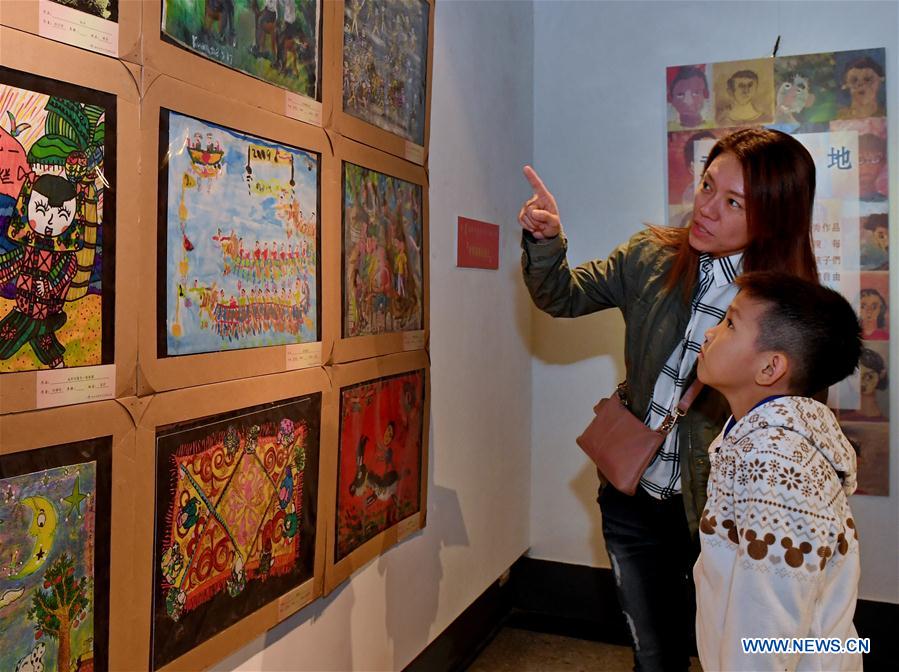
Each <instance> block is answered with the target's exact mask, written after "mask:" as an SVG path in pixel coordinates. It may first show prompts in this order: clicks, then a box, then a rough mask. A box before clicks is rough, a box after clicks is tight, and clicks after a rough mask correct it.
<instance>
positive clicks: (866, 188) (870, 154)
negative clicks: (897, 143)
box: [858, 133, 886, 197]
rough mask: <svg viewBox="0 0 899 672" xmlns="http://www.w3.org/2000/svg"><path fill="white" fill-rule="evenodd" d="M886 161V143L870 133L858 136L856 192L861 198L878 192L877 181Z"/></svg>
mask: <svg viewBox="0 0 899 672" xmlns="http://www.w3.org/2000/svg"><path fill="white" fill-rule="evenodd" d="M885 161H886V143H885V142H884V141H883V139H882V138H880V137H878V136H876V135H873V134H871V133H865V134H863V135H861V136H859V141H858V191H859V195H860V196H861V197H865V196H871V195H873V194H877V193H879V192H880V188H879V187H880V185H879V184H878V179H879V178H880V173H881V171H882V170H883V166H884V162H885Z"/></svg>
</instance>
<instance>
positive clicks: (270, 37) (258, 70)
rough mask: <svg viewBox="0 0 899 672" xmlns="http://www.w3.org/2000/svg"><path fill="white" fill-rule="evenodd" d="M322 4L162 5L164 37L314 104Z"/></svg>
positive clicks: (277, 0)
mask: <svg viewBox="0 0 899 672" xmlns="http://www.w3.org/2000/svg"><path fill="white" fill-rule="evenodd" d="M320 26H321V0H162V37H163V39H166V40H168V41H170V42H173V43H175V44H176V45H178V46H180V47H183V48H185V49H189V50H190V51H193V52H195V53H197V54H200V55H201V56H205V57H206V58H208V59H210V60H213V61H216V62H217V63H221V64H222V65H224V66H226V67H228V68H231V69H233V70H239V71H240V72H243V73H246V74H248V75H252V76H253V77H256V78H257V79H261V80H263V81H265V82H268V83H270V84H275V85H276V86H280V87H282V88H285V89H287V90H289V91H292V92H294V93H298V94H300V95H303V96H306V97H308V98H313V99H316V100H318V99H319V98H320V95H319V91H320V87H321V84H320V82H319V75H320V65H319V56H320V47H319V37H320Z"/></svg>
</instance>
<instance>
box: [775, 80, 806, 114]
mask: <svg viewBox="0 0 899 672" xmlns="http://www.w3.org/2000/svg"><path fill="white" fill-rule="evenodd" d="M814 100H815V97H814V96H813V95H812V93H811V90H810V88H809V81H808V78H807V77H803V76H802V75H793V77H792V78H790V79H789V80H787V81H785V82H783V83H781V85H780V86H779V87H778V88H777V109H778V110H783V111H785V112H789V113H791V114H798V113H799V112H802V110H804V109H805V108H806V107H809V106H811V105H812V103H813V102H814Z"/></svg>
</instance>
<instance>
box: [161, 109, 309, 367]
mask: <svg viewBox="0 0 899 672" xmlns="http://www.w3.org/2000/svg"><path fill="white" fill-rule="evenodd" d="M159 128H160V131H159V135H160V138H159V143H160V176H159V194H160V202H159V210H158V217H159V223H158V226H159V238H158V245H157V253H158V255H159V258H160V261H159V271H158V284H159V294H158V303H159V305H158V308H157V321H158V325H157V350H158V356H159V357H166V356H175V355H189V354H197V353H203V352H220V351H223V350H237V349H245V348H258V347H264V346H270V345H287V344H293V343H308V342H315V341H318V340H319V338H320V335H319V334H320V324H321V320H320V318H319V316H320V312H321V309H320V305H319V298H318V297H319V250H318V242H319V239H320V236H319V218H318V207H319V198H320V193H321V192H320V183H321V171H320V165H321V164H320V160H321V157H320V155H319V154H317V153H314V152H309V151H305V150H302V149H298V148H295V147H290V146H287V145H281V144H278V143H275V142H270V141H268V140H265V139H262V138H258V137H256V136H252V135H249V134H246V133H241V132H238V131H235V130H232V129H229V128H226V127H224V126H219V125H216V124H213V123H210V122H206V121H202V120H200V119H195V118H193V117H188V116H186V115H182V114H178V113H177V112H172V111H169V110H165V109H163V110H161V111H160V126H159Z"/></svg>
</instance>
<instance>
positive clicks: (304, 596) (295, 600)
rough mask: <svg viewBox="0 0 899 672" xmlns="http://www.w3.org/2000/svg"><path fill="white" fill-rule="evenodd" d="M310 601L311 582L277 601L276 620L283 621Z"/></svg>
mask: <svg viewBox="0 0 899 672" xmlns="http://www.w3.org/2000/svg"><path fill="white" fill-rule="evenodd" d="M311 601H312V581H307V582H306V583H304V584H303V585H302V586H297V587H296V588H295V589H294V590H291V591H290V592H289V593H287V594H286V595H283V596H281V598H280V599H278V620H279V621H283V620H284V619H285V618H287V617H288V616H291V615H292V614H295V613H296V612H298V611H299V610H300V609H302V608H303V607H304V606H305V605H307V604H308V603H309V602H311Z"/></svg>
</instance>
